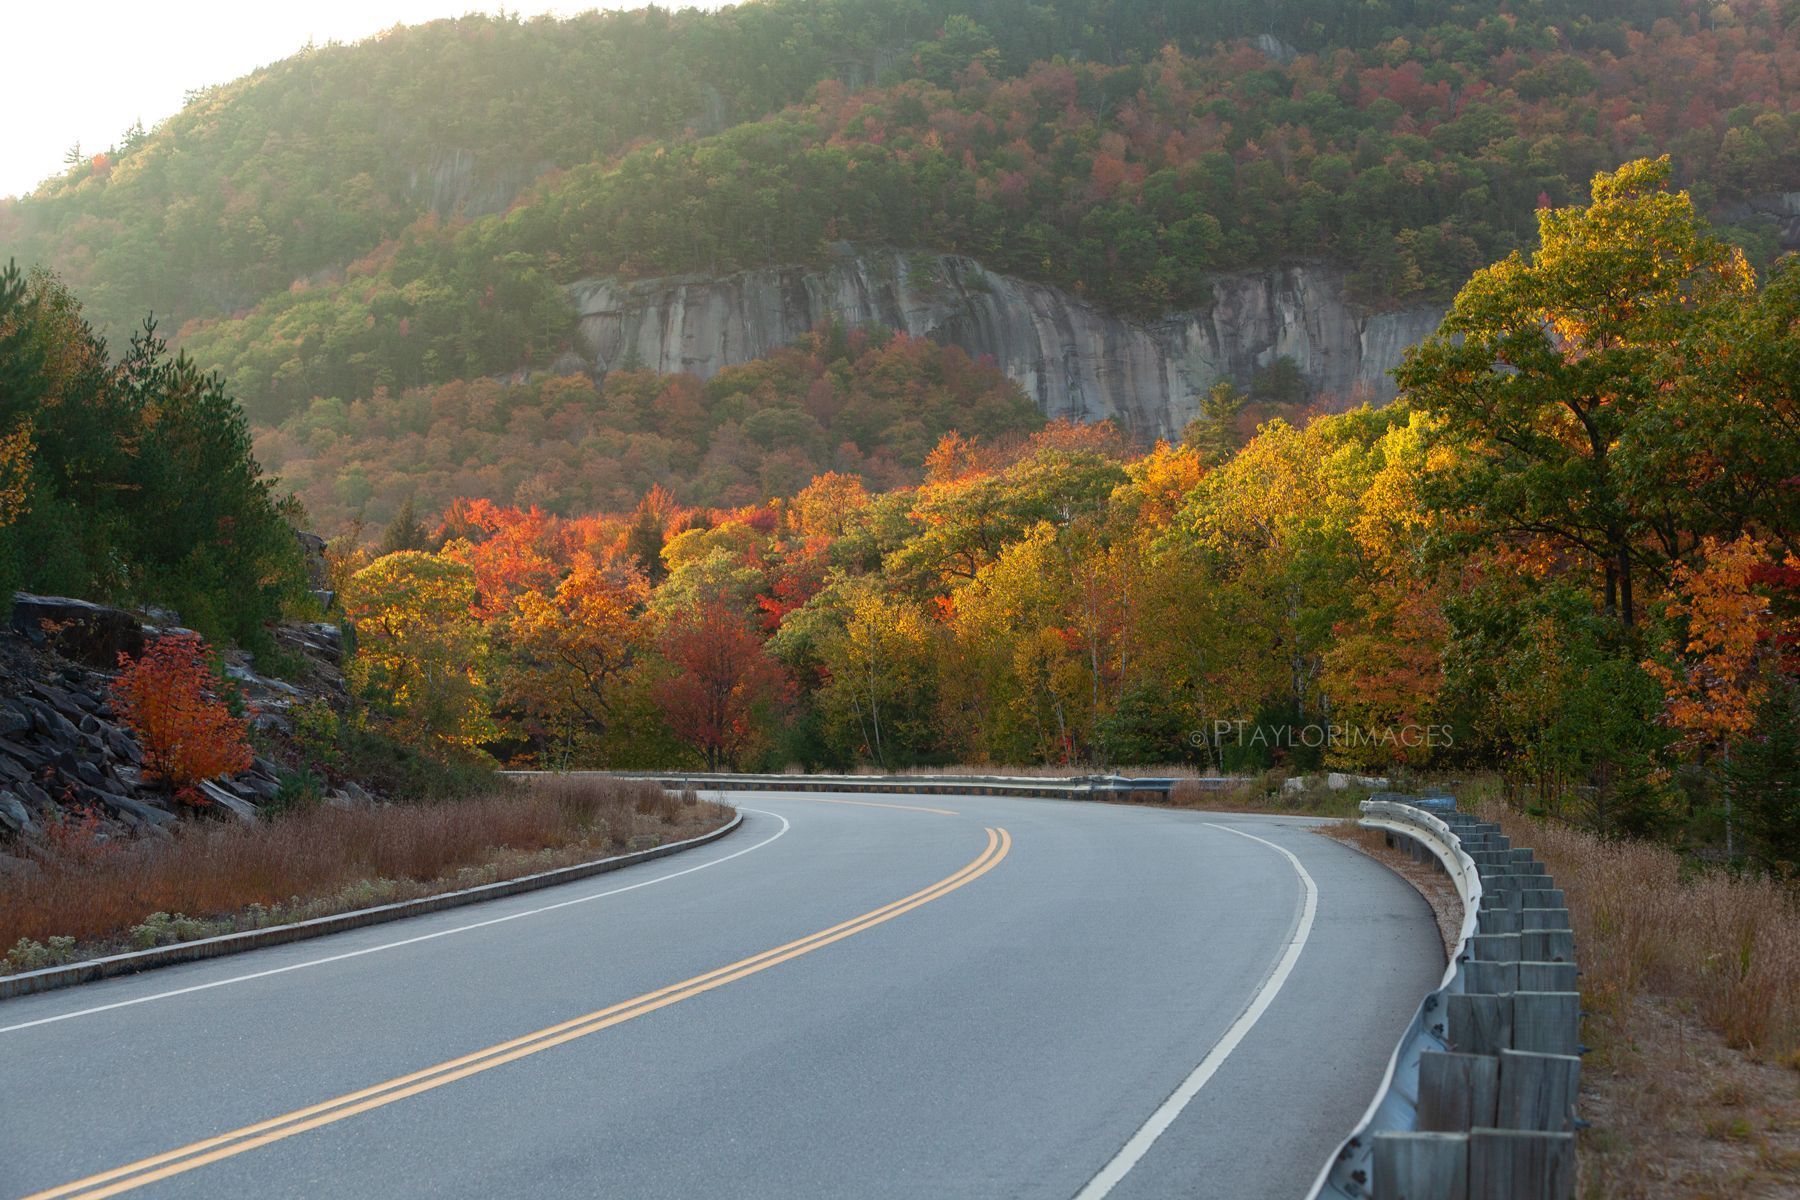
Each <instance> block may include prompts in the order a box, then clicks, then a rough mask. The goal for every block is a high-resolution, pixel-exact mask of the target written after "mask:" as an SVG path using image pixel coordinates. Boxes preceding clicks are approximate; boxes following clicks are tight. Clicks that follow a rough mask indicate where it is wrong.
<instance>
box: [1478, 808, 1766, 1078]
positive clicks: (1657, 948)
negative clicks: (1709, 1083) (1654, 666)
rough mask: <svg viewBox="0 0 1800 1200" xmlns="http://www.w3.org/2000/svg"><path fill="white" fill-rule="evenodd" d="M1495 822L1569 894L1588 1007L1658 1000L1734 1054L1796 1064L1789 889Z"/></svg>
mask: <svg viewBox="0 0 1800 1200" xmlns="http://www.w3.org/2000/svg"><path fill="white" fill-rule="evenodd" d="M1497 815H1498V816H1499V819H1500V820H1501V822H1502V824H1503V825H1504V826H1505V827H1506V830H1507V833H1508V834H1509V835H1510V836H1511V837H1512V840H1513V844H1514V845H1515V846H1531V847H1532V848H1534V849H1535V850H1536V851H1537V855H1538V858H1539V859H1540V860H1541V861H1542V862H1543V863H1544V864H1545V865H1546V866H1547V867H1549V869H1550V872H1551V874H1552V875H1553V876H1555V878H1556V883H1557V886H1559V887H1561V888H1562V889H1563V893H1564V895H1565V896H1566V897H1567V899H1568V905H1569V913H1570V919H1571V921H1572V923H1573V925H1574V927H1575V939H1576V944H1577V945H1578V946H1579V947H1580V957H1581V970H1582V986H1581V990H1582V995H1583V1004H1584V1006H1585V1007H1586V1008H1588V1009H1589V1010H1590V1011H1593V1012H1598V1013H1616V1012H1623V1011H1625V1010H1626V1008H1627V1006H1628V1005H1629V1004H1630V1003H1631V1002H1632V1001H1633V1000H1634V999H1635V998H1636V997H1638V996H1640V995H1644V994H1646V993H1647V994H1651V995H1656V996H1662V997H1665V998H1667V999H1670V1000H1673V1001H1675V1002H1677V1003H1678V1004H1680V1005H1682V1006H1684V1007H1687V1008H1690V1009H1691V1010H1692V1012H1693V1013H1694V1015H1695V1016H1696V1017H1698V1018H1699V1020H1700V1021H1701V1022H1702V1023H1704V1024H1705V1025H1707V1026H1709V1027H1711V1028H1712V1029H1715V1030H1717V1031H1718V1032H1719V1033H1720V1034H1721V1035H1723V1036H1724V1038H1725V1041H1726V1044H1727V1045H1729V1046H1731V1047H1732V1048H1734V1049H1738V1050H1742V1051H1744V1052H1745V1053H1746V1054H1748V1055H1749V1056H1751V1057H1752V1058H1755V1059H1758V1060H1760V1061H1764V1062H1782V1063H1787V1064H1790V1065H1793V1066H1796V1067H1800V897H1797V896H1796V894H1795V892H1794V891H1793V890H1792V889H1791V888H1790V887H1787V886H1784V885H1783V884H1780V883H1777V882H1775V881H1774V880H1771V879H1767V878H1763V877H1760V876H1740V875H1732V874H1728V873H1726V872H1723V871H1717V870H1714V871H1705V872H1701V873H1698V874H1692V873H1688V872H1686V871H1684V865H1683V860H1682V858H1681V856H1680V855H1678V854H1676V853H1675V852H1674V851H1673V850H1669V849H1667V848H1665V847H1662V846H1657V845H1652V844H1649V843H1644V842H1609V841H1604V840H1602V839H1600V838H1598V837H1596V836H1594V835H1593V834H1591V833H1587V832H1585V831H1583V830H1579V829H1574V828H1571V827H1569V826H1566V825H1559V824H1554V823H1551V822H1546V821H1540V820H1533V819H1531V818H1528V817H1523V816H1520V815H1518V814H1516V813H1510V812H1503V813H1499V814H1497Z"/></svg>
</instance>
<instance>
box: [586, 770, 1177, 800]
mask: <svg viewBox="0 0 1800 1200" xmlns="http://www.w3.org/2000/svg"><path fill="white" fill-rule="evenodd" d="M569 774H572V775H607V776H609V777H611V778H614V779H642V780H648V781H651V782H655V783H660V784H662V785H663V786H664V787H667V788H693V789H696V790H702V791H727V792H849V793H864V794H875V793H895V792H907V793H911V794H913V795H926V796H1034V797H1041V798H1048V799H1062V800H1128V799H1134V798H1140V799H1147V800H1163V801H1166V800H1168V798H1169V792H1170V789H1172V788H1173V787H1174V786H1175V780H1173V779H1146V778H1132V777H1130V776H1125V775H1077V776H1070V777H1067V778H1061V779H1057V778H1036V777H1032V776H1021V775H750V774H725V773H719V772H709V771H660V772H658V771H571V772H569Z"/></svg>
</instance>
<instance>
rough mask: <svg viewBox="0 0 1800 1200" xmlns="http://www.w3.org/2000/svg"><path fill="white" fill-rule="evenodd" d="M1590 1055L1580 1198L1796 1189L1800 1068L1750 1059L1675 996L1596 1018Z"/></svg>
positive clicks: (1695, 1196)
mask: <svg viewBox="0 0 1800 1200" xmlns="http://www.w3.org/2000/svg"><path fill="white" fill-rule="evenodd" d="M1586 1036H1587V1037H1588V1039H1589V1040H1590V1041H1593V1042H1594V1043H1595V1050H1594V1052H1593V1053H1592V1054H1590V1055H1589V1056H1588V1057H1587V1058H1586V1059H1585V1060H1584V1062H1583V1064H1582V1079H1581V1112H1582V1116H1583V1117H1584V1118H1585V1119H1586V1120H1588V1121H1589V1122H1591V1124H1592V1128H1590V1129H1588V1130H1587V1131H1586V1132H1585V1133H1584V1134H1582V1138H1581V1154H1580V1157H1579V1170H1580V1184H1579V1187H1578V1194H1579V1195H1580V1196H1582V1197H1583V1198H1584V1200H1671V1198H1676V1197H1681V1198H1688V1200H1776V1198H1777V1197H1793V1196H1796V1195H1800V1086H1797V1085H1800V1076H1796V1075H1795V1073H1794V1071H1792V1070H1791V1069H1789V1068H1787V1067H1782V1066H1774V1065H1771V1064H1767V1063H1759V1062H1754V1061H1752V1060H1751V1059H1750V1058H1749V1057H1748V1056H1747V1055H1745V1054H1744V1053H1742V1052H1741V1051H1737V1050H1733V1049H1731V1048H1730V1047H1729V1046H1726V1045H1725V1041H1724V1038H1723V1037H1721V1036H1720V1035H1719V1034H1718V1032H1717V1031H1715V1030H1711V1029H1707V1028H1705V1027H1704V1026H1703V1025H1701V1024H1700V1022H1699V1021H1697V1020H1696V1019H1695V1018H1694V1017H1692V1016H1691V1015H1688V1014H1685V1013H1683V1012H1682V1011H1681V1010H1680V1007H1679V1006H1678V1005H1676V1004H1675V1003H1673V1002H1672V1001H1669V1000H1665V999H1663V998H1661V997H1657V996H1650V995H1643V996H1638V997H1636V998H1635V999H1634V1000H1632V1001H1631V1002H1630V1004H1629V1005H1628V1006H1627V1008H1626V1009H1624V1010H1622V1011H1618V1012H1614V1013H1611V1014H1608V1015H1606V1016H1604V1017H1600V1018H1594V1019H1590V1020H1589V1021H1588V1024H1587V1028H1586Z"/></svg>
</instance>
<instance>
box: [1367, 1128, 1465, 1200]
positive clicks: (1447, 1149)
mask: <svg viewBox="0 0 1800 1200" xmlns="http://www.w3.org/2000/svg"><path fill="white" fill-rule="evenodd" d="M1370 1166H1371V1168H1372V1174H1373V1176H1374V1178H1373V1179H1372V1180H1371V1183H1372V1184H1373V1192H1374V1200H1465V1198H1466V1197H1467V1196H1468V1194H1469V1191H1468V1189H1469V1139H1468V1137H1467V1136H1466V1135H1464V1134H1458V1133H1378V1134H1376V1135H1375V1143H1374V1161H1373V1162H1372V1163H1371V1164H1370Z"/></svg>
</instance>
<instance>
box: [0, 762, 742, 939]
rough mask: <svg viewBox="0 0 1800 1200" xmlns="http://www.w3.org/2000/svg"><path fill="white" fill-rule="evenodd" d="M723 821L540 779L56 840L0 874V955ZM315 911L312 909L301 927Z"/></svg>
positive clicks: (582, 783)
mask: <svg viewBox="0 0 1800 1200" xmlns="http://www.w3.org/2000/svg"><path fill="white" fill-rule="evenodd" d="M729 811H730V810H728V809H725V808H723V807H721V806H719V805H715V804H710V803H701V802H700V801H698V800H696V799H694V798H693V796H692V794H691V793H690V794H689V795H687V796H685V797H683V796H677V795H672V794H670V793H667V792H665V791H663V790H662V788H660V787H658V786H656V785H655V784H651V783H639V782H633V781H627V780H617V779H605V778H599V777H591V776H584V777H545V778H540V779H532V780H528V781H525V782H521V783H517V784H513V785H509V786H507V787H505V788H504V789H503V790H501V791H499V792H496V793H495V794H492V795H487V796H480V797H476V798H473V799H467V800H453V801H444V802H441V803H436V804H421V805H402V806H393V807H380V808H368V809H362V810H353V811H344V810H340V809H336V808H330V807H316V808H311V809H307V810H305V811H301V812H297V813H291V814H287V815H283V816H279V817H276V818H274V819H270V820H265V821H261V822H258V823H257V824H255V825H241V824H235V823H233V824H223V823H214V822H206V823H195V824H188V825H183V826H181V827H180V828H179V829H178V830H177V832H176V835H175V836H174V838H173V839H172V840H168V841H161V840H150V839H143V840H135V841H129V842H108V841H97V840H94V839H92V838H91V837H84V836H82V835H80V834H79V833H78V832H76V833H70V832H67V831H65V832H64V833H63V834H61V835H60V836H59V837H57V838H55V839H53V840H52V841H51V842H50V843H49V844H47V845H45V846H41V847H39V848H37V849H36V850H35V851H34V852H33V859H32V861H33V864H34V868H35V869H27V870H26V871H22V872H14V873H11V874H8V875H6V876H0V952H4V950H5V948H6V947H8V946H12V945H14V944H15V943H16V942H18V941H19V939H21V938H28V939H31V940H32V941H44V940H47V939H49V938H51V937H70V938H74V939H76V940H77V941H78V942H87V943H92V942H107V941H115V942H116V941H117V940H119V939H120V938H122V937H123V936H124V935H125V934H126V933H127V932H128V931H129V930H130V929H131V928H132V927H133V926H135V925H137V924H138V923H140V922H142V921H144V920H145V919H146V918H147V917H148V916H149V915H150V914H152V913H184V914H188V915H189V916H194V917H200V916H207V917H210V916H223V915H228V914H234V913H238V912H240V911H241V910H244V909H247V908H249V907H250V906H252V905H261V906H265V907H268V906H278V905H280V906H288V907H301V906H303V905H305V904H306V903H307V902H311V901H318V900H320V898H328V897H333V896H337V895H346V894H348V895H352V896H353V895H355V894H357V893H358V890H359V888H358V885H365V884H368V883H369V882H370V881H377V880H379V881H384V882H388V881H399V882H402V883H404V884H407V885H409V886H407V887H405V888H403V889H401V890H400V891H398V892H395V890H394V889H391V888H390V889H389V890H388V892H387V893H385V895H407V894H411V895H417V894H425V893H428V892H430V891H437V890H447V889H448V888H449V887H453V886H458V885H460V884H461V883H463V882H466V881H467V878H468V875H469V873H470V872H471V871H472V870H481V871H482V872H483V874H482V878H483V881H485V880H486V879H489V878H513V877H515V876H517V875H520V874H525V873H528V872H529V871H530V870H532V869H544V867H546V866H549V865H562V864H561V862H560V861H555V860H556V859H558V858H561V859H564V860H567V861H580V860H581V859H583V858H589V857H599V856H601V855H603V854H605V853H608V852H611V851H614V850H617V849H621V848H624V847H627V846H630V845H631V844H632V843H633V842H634V841H638V840H639V839H646V840H647V839H655V840H657V841H672V840H678V839H680V838H683V837H690V836H693V835H696V834H698V833H701V832H704V831H705V830H707V829H711V828H715V827H717V826H718V825H720V824H722V823H723V822H724V820H726V819H727V817H728V816H729ZM640 844H641V843H640ZM565 851H566V852H567V853H565V854H560V855H557V854H553V853H552V852H565ZM496 864H498V869H496ZM435 884H442V885H443V886H441V887H434V886H433V885H435ZM361 892H362V894H368V889H367V888H366V887H365V888H362V889H361ZM351 906H353V905H351V904H349V903H346V905H345V907H351ZM326 907H330V906H329V905H326ZM317 912H318V907H317V905H315V906H314V908H313V909H312V910H311V912H310V915H317Z"/></svg>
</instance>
